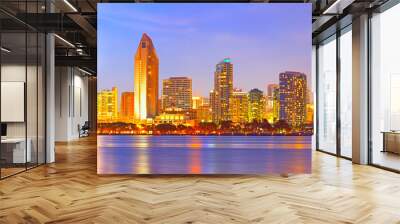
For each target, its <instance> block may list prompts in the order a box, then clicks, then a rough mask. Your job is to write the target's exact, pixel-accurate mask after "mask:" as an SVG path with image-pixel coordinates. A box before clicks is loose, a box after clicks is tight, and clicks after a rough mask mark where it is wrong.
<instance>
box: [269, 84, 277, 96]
mask: <svg viewBox="0 0 400 224" xmlns="http://www.w3.org/2000/svg"><path fill="white" fill-rule="evenodd" d="M278 88H279V85H278V84H275V83H273V84H268V86H267V96H268V97H272V96H273V94H274V91H275V90H276V89H278Z"/></svg>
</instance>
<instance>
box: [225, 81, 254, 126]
mask: <svg viewBox="0 0 400 224" xmlns="http://www.w3.org/2000/svg"><path fill="white" fill-rule="evenodd" d="M229 109H230V115H231V118H232V122H233V123H245V122H248V110H249V108H248V94H247V92H242V91H241V90H238V89H235V90H234V91H233V94H232V98H231V100H230V106H229Z"/></svg>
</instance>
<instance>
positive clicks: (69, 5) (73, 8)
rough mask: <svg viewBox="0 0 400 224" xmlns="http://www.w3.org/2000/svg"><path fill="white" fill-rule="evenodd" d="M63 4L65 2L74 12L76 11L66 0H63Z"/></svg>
mask: <svg viewBox="0 0 400 224" xmlns="http://www.w3.org/2000/svg"><path fill="white" fill-rule="evenodd" d="M64 2H65V4H67V5H68V6H69V7H70V8H71V9H72V10H73V11H74V12H78V10H77V9H76V8H75V6H73V5H72V4H71V3H70V2H69V1H68V0H64Z"/></svg>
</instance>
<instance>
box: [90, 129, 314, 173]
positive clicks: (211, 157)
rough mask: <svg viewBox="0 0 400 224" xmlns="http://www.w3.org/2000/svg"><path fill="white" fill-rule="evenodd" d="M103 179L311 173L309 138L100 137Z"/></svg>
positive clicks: (99, 149) (100, 166)
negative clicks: (114, 175) (139, 176)
mask: <svg viewBox="0 0 400 224" xmlns="http://www.w3.org/2000/svg"><path fill="white" fill-rule="evenodd" d="M97 158H98V166H97V167H98V173H99V174H213V173H216V174H266V173H310V172H311V137H309V136H293V137H289V136H98V155H97Z"/></svg>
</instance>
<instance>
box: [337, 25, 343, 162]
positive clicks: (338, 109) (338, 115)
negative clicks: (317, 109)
mask: <svg viewBox="0 0 400 224" xmlns="http://www.w3.org/2000/svg"><path fill="white" fill-rule="evenodd" d="M340 37H341V31H340V30H337V31H336V155H337V156H339V157H341V146H342V145H341V133H342V130H341V127H342V125H341V118H340V112H341V110H340V103H341V101H340V95H341V91H340V84H341V83H340V82H341V79H340V78H341V64H340Z"/></svg>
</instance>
